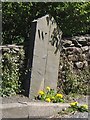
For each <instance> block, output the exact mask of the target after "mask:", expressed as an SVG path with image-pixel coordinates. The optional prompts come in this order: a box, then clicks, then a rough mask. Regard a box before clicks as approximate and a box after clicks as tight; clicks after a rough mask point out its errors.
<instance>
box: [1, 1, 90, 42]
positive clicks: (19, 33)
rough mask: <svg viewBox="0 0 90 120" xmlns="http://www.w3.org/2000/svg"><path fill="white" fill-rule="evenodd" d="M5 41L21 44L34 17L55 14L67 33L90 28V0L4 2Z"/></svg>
mask: <svg viewBox="0 0 90 120" xmlns="http://www.w3.org/2000/svg"><path fill="white" fill-rule="evenodd" d="M2 11H3V12H2V31H3V44H8V43H9V44H12V43H17V44H22V43H23V41H24V40H26V38H27V36H28V34H29V33H30V28H31V21H32V20H34V19H37V18H38V17H41V16H43V15H45V14H50V15H52V16H53V17H54V18H55V20H56V22H57V24H58V25H59V27H60V28H61V30H62V32H63V35H64V36H72V35H76V34H82V33H83V34H84V33H88V32H89V31H90V15H89V14H90V2H80V3H79V2H74V3H73V2H59V3H58V2H55V3H53V2H3V3H2Z"/></svg>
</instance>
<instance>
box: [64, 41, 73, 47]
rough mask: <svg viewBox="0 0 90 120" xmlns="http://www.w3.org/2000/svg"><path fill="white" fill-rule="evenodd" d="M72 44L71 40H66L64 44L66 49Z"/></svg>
mask: <svg viewBox="0 0 90 120" xmlns="http://www.w3.org/2000/svg"><path fill="white" fill-rule="evenodd" d="M71 44H72V41H70V40H65V41H64V43H63V46H64V47H70V46H71Z"/></svg>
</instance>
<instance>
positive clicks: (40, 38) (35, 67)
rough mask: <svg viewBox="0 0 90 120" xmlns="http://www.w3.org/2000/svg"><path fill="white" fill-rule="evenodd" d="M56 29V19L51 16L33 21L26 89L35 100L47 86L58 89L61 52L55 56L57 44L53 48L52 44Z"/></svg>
mask: <svg viewBox="0 0 90 120" xmlns="http://www.w3.org/2000/svg"><path fill="white" fill-rule="evenodd" d="M56 28H57V25H56V23H55V21H54V18H53V17H50V16H49V15H46V16H44V17H41V18H39V19H37V20H34V21H32V25H31V35H30V40H29V42H28V58H29V59H28V61H29V62H28V63H27V64H29V65H28V69H30V70H31V73H30V72H29V73H28V75H27V76H26V82H27V84H26V89H28V91H27V94H29V97H30V98H33V97H34V96H35V95H36V94H37V93H38V91H39V90H44V89H45V88H46V86H50V87H51V88H53V89H55V90H56V88H57V79H58V67H59V57H60V54H59V51H57V53H56V54H55V50H56V46H55V44H57V43H55V42H54V44H53V46H52V44H51V41H52V35H53V31H54V30H55V29H56ZM58 40H59V39H58ZM57 42H58V41H57ZM29 44H30V45H29ZM29 87H30V88H29Z"/></svg>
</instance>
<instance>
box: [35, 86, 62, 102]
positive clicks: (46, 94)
mask: <svg viewBox="0 0 90 120" xmlns="http://www.w3.org/2000/svg"><path fill="white" fill-rule="evenodd" d="M35 99H38V100H43V101H46V102H53V103H57V102H64V98H63V95H62V94H59V93H57V92H56V91H55V90H54V89H51V88H50V87H47V88H46V91H42V90H41V91H39V92H38V95H37V96H36V97H35Z"/></svg>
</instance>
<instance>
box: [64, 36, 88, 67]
mask: <svg viewBox="0 0 90 120" xmlns="http://www.w3.org/2000/svg"><path fill="white" fill-rule="evenodd" d="M62 43H63V51H62V52H63V54H65V55H66V56H67V59H68V61H69V62H72V63H73V67H74V68H76V69H83V68H84V67H88V66H89V64H90V35H85V36H74V37H72V38H68V39H63V40H62Z"/></svg>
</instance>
